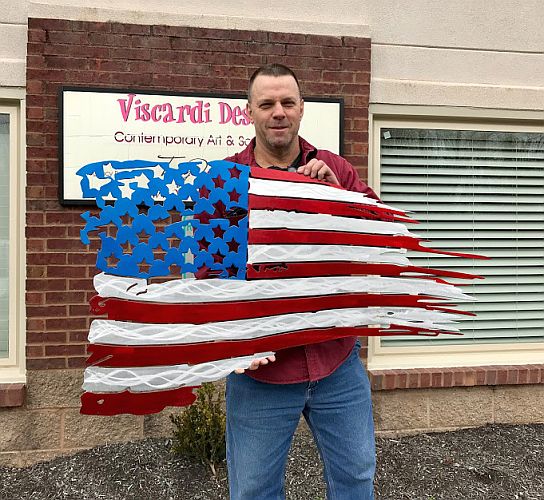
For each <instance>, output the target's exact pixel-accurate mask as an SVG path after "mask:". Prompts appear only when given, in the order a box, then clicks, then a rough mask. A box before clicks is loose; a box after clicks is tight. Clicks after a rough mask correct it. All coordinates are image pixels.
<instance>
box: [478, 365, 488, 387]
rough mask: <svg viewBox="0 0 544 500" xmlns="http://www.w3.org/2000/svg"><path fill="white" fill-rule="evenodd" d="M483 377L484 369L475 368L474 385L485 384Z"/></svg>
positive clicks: (484, 374)
mask: <svg viewBox="0 0 544 500" xmlns="http://www.w3.org/2000/svg"><path fill="white" fill-rule="evenodd" d="M485 377H486V369H485V368H476V385H486V382H485Z"/></svg>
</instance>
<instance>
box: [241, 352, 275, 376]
mask: <svg viewBox="0 0 544 500" xmlns="http://www.w3.org/2000/svg"><path fill="white" fill-rule="evenodd" d="M274 361H276V356H274V355H272V356H267V357H266V358H258V359H254V360H253V361H252V362H251V364H250V365H249V367H248V368H247V369H248V370H256V369H257V368H259V366H264V365H267V364H268V363H273V362H274ZM245 371H246V369H245V368H236V370H234V373H237V374H240V373H244V372H245Z"/></svg>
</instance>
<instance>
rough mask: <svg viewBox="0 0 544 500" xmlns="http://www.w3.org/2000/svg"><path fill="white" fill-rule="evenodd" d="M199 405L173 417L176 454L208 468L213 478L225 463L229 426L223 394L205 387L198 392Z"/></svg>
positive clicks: (210, 385) (174, 450)
mask: <svg viewBox="0 0 544 500" xmlns="http://www.w3.org/2000/svg"><path fill="white" fill-rule="evenodd" d="M196 395H197V399H196V401H195V402H194V403H193V404H192V405H191V406H189V407H188V408H186V409H185V410H184V411H183V413H181V414H179V415H170V420H172V423H173V424H174V426H175V429H174V439H173V442H172V452H173V453H175V454H176V455H181V456H186V457H190V458H195V459H197V460H199V461H201V462H202V463H203V464H208V465H209V466H210V468H211V470H212V473H213V475H214V476H215V475H216V466H217V465H218V464H219V463H220V462H222V461H223V460H224V459H225V454H226V445H225V422H226V415H225V410H224V409H223V405H222V401H221V397H220V393H219V391H218V390H217V389H216V388H215V386H214V385H213V384H211V383H204V384H202V386H201V387H200V388H199V389H197V391H196Z"/></svg>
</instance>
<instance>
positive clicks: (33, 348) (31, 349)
mask: <svg viewBox="0 0 544 500" xmlns="http://www.w3.org/2000/svg"><path fill="white" fill-rule="evenodd" d="M44 353H45V349H44V347H43V345H27V346H26V357H27V358H43V357H44Z"/></svg>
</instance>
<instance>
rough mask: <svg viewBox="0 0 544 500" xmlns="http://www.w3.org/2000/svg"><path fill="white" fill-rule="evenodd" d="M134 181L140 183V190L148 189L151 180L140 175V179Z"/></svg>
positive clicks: (136, 178)
mask: <svg viewBox="0 0 544 500" xmlns="http://www.w3.org/2000/svg"><path fill="white" fill-rule="evenodd" d="M134 180H135V181H136V182H137V183H138V187H139V188H147V186H148V185H149V179H148V178H147V175H144V174H140V175H139V176H138V177H134Z"/></svg>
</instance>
